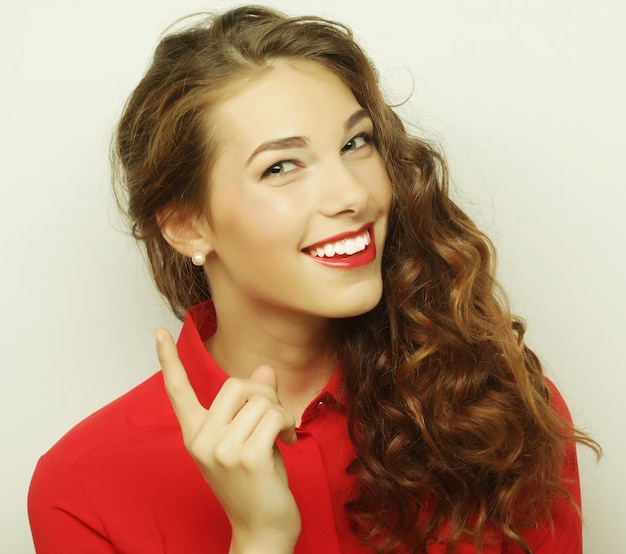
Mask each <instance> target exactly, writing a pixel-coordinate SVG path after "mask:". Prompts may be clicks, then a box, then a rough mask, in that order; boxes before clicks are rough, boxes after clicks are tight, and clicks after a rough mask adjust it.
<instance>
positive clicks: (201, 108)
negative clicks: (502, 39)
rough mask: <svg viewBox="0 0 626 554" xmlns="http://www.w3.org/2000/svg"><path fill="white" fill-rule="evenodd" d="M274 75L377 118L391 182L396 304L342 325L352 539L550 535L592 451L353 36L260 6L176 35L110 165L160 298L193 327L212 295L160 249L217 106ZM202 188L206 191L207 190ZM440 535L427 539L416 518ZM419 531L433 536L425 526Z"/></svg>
mask: <svg viewBox="0 0 626 554" xmlns="http://www.w3.org/2000/svg"><path fill="white" fill-rule="evenodd" d="M280 59H307V60H313V61H315V62H317V63H319V64H321V65H323V66H324V67H326V68H328V69H330V70H331V71H333V72H334V73H335V74H336V75H337V76H338V77H339V78H340V79H341V80H342V81H343V82H344V83H345V84H346V86H347V87H349V88H350V90H351V91H352V93H353V94H354V96H355V98H356V99H357V101H358V102H359V103H360V105H361V106H363V107H364V108H366V109H367V110H368V111H369V113H370V115H371V118H372V121H373V123H374V128H375V142H376V146H377V148H378V150H379V152H380V154H381V156H382V158H383V160H384V162H385V164H386V168H387V172H388V175H389V178H390V181H391V183H392V188H393V200H392V206H391V212H390V217H389V229H388V235H387V240H386V244H385V249H384V253H383V279H384V292H383V297H382V299H381V301H380V303H379V305H378V306H377V307H376V308H375V309H374V310H373V311H371V312H369V313H367V314H364V315H362V316H358V317H355V318H349V319H344V320H337V321H334V322H333V325H334V326H335V327H336V330H337V333H336V336H337V337H339V338H340V340H338V341H337V344H336V348H337V350H338V352H339V355H340V356H341V359H342V360H343V363H344V366H343V372H344V388H345V392H346V394H347V396H348V398H349V405H350V409H349V416H348V425H349V432H350V436H351V440H352V442H353V445H354V448H355V451H356V458H355V460H354V461H353V462H352V463H351V465H350V467H349V468H348V471H349V472H350V473H352V474H353V475H354V476H355V478H356V483H357V485H356V490H355V491H354V496H353V499H352V500H351V501H350V502H348V503H347V505H346V510H347V511H348V513H349V515H350V518H351V522H352V523H353V531H354V533H355V534H356V535H357V536H358V537H359V538H360V539H361V540H362V541H363V542H364V543H365V544H368V545H370V546H371V547H372V548H373V549H374V550H375V551H377V552H385V553H387V552H398V551H407V552H419V551H420V550H424V548H425V545H426V544H427V543H428V541H430V540H432V539H433V538H434V537H437V536H438V533H439V532H440V531H441V529H442V528H444V526H445V528H446V529H447V530H448V531H447V534H446V541H447V545H448V550H449V551H450V552H451V551H452V550H453V548H454V546H455V545H456V544H458V543H459V542H460V541H463V540H468V539H469V540H472V541H473V542H474V543H475V544H476V545H477V548H478V549H480V548H481V544H482V542H483V539H484V537H485V535H486V534H487V533H488V530H489V529H493V528H495V529H497V530H498V531H499V532H501V533H503V534H504V535H505V536H506V537H508V538H509V539H510V540H512V541H514V542H516V543H517V544H519V545H520V547H522V548H525V545H524V542H523V539H522V531H523V529H524V527H525V526H526V525H528V524H530V523H531V519H533V521H536V519H537V518H538V517H543V518H545V520H546V522H549V520H550V506H551V503H552V501H553V499H554V498H555V496H556V495H560V494H565V495H567V492H566V490H565V489H564V488H562V486H561V482H560V475H561V467H562V464H563V459H564V451H565V445H566V443H567V442H568V441H575V442H579V443H583V444H586V445H588V446H591V447H592V448H594V449H596V451H598V447H597V445H596V444H595V443H594V442H593V441H592V440H591V439H590V438H589V437H587V436H586V435H584V434H582V433H580V432H578V431H576V430H575V429H573V428H571V427H570V426H568V425H567V424H566V423H565V422H564V421H563V420H562V419H561V418H560V417H559V416H558V415H557V414H556V413H555V411H554V410H553V408H552V407H551V405H550V401H549V398H548V389H547V386H546V381H545V378H544V376H543V371H542V368H541V365H540V363H539V360H538V359H537V357H536V356H535V355H534V354H533V352H532V351H531V350H530V349H529V348H528V347H527V346H525V344H524V331H525V328H524V325H523V323H522V322H521V321H520V320H518V319H516V318H513V317H512V316H511V315H510V313H509V311H508V308H507V306H506V301H505V299H504V295H503V294H502V293H501V291H500V290H499V288H498V285H497V283H496V281H495V278H494V272H495V269H494V263H495V256H494V252H493V247H492V244H491V243H490V241H489V240H488V239H487V237H486V236H485V235H484V234H483V233H482V232H481V231H480V230H479V229H478V228H477V227H476V226H475V225H474V223H473V222H472V221H471V220H470V219H469V218H468V216H467V215H466V214H465V213H464V212H463V211H462V210H461V209H460V208H459V207H458V206H457V205H456V204H455V203H454V202H453V201H452V200H451V198H450V196H449V194H448V175H447V169H446V164H445V161H444V159H443V157H442V155H441V154H440V153H439V151H438V150H437V149H436V148H434V147H433V146H431V145H430V144H429V143H427V142H426V141H424V140H421V139H419V138H417V137H413V136H411V135H410V134H408V133H407V131H406V130H405V128H404V125H403V123H402V121H401V120H400V118H399V117H398V116H397V115H396V114H395V112H394V111H393V110H392V109H391V107H390V106H388V105H387V104H386V102H385V100H384V97H383V94H382V93H381V89H380V85H379V83H378V76H377V73H376V71H375V69H374V67H373V65H372V63H371V62H370V61H369V59H368V58H367V56H366V55H365V54H364V52H363V51H362V50H361V49H360V47H359V46H358V45H357V44H356V42H355V41H354V39H353V36H352V33H351V31H350V29H349V28H348V27H346V26H344V25H342V24H339V23H336V22H332V21H327V20H323V19H320V18H316V17H295V18H290V17H287V16H285V15H283V14H281V13H279V12H276V11H273V10H270V9H267V8H264V7H258V6H247V7H240V8H236V9H233V10H230V11H227V12H225V13H223V14H220V15H215V16H208V17H207V16H202V17H201V18H200V19H199V20H198V19H194V20H193V22H192V23H191V24H188V25H186V26H184V27H183V28H179V29H177V30H174V31H172V32H170V33H169V34H167V35H166V36H164V38H162V40H161V41H160V44H159V45H158V47H157V49H156V52H155V55H154V59H153V62H152V65H151V67H150V68H149V69H148V71H147V73H146V75H145V76H144V78H143V79H142V80H141V82H140V83H139V85H138V86H137V88H136V89H135V91H134V92H133V94H132V95H131V97H130V99H129V100H128V102H127V105H126V107H125V110H124V113H123V116H122V118H121V121H120V123H119V126H118V130H117V134H116V140H115V142H114V146H113V150H112V154H113V163H114V168H115V170H116V173H115V176H116V179H115V180H116V187H117V188H116V193H117V197H118V199H119V201H120V204H122V205H123V206H125V209H126V211H127V214H128V216H129V219H130V222H131V226H132V232H133V235H134V236H135V237H136V238H137V239H138V240H140V241H143V242H144V244H145V247H146V252H147V257H148V260H149V263H150V266H151V269H152V274H153V277H154V280H155V282H156V285H157V288H158V289H159V291H160V292H161V293H162V294H163V296H164V297H165V298H166V299H167V300H168V301H169V303H170V305H171V307H172V309H173V311H174V313H175V314H176V315H177V316H178V317H180V318H182V317H183V316H184V313H185V312H186V310H187V309H188V308H189V307H190V306H192V305H194V304H197V303H199V302H201V301H203V300H206V299H207V298H208V297H209V296H210V290H209V284H208V283H207V279H206V275H205V274H204V271H203V269H202V268H197V267H195V266H193V264H192V263H191V261H190V260H188V259H187V258H185V257H184V256H182V255H180V254H179V253H178V252H176V251H175V250H174V249H173V248H172V247H170V245H169V244H168V243H167V242H166V241H165V240H164V239H163V237H162V236H161V232H160V227H161V225H162V224H163V218H164V217H178V216H181V215H184V216H186V217H194V216H197V217H200V215H201V214H202V212H203V211H204V209H205V206H206V202H207V190H208V188H209V187H210V170H211V162H212V160H213V159H214V153H215V148H216V140H217V139H216V137H217V133H216V130H215V129H214V127H213V126H212V125H213V123H212V119H211V113H212V109H213V108H214V106H215V105H216V104H217V103H219V102H220V101H221V100H222V99H223V98H225V97H227V96H228V95H229V94H232V93H233V92H234V91H235V90H236V88H237V87H238V86H239V87H240V86H242V84H243V85H244V86H245V83H246V81H247V80H249V79H253V78H255V77H257V76H259V75H261V74H263V72H266V71H268V70H269V69H271V67H272V64H273V63H274V62H275V61H276V60H280ZM207 183H209V185H208V187H207ZM426 505H427V506H428V507H429V512H428V513H429V516H430V517H429V519H428V521H426V522H425V523H424V524H418V523H419V522H418V518H419V516H420V510H421V509H422V508H423V507H424V506H426ZM420 521H421V520H420Z"/></svg>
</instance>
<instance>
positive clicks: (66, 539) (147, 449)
mask: <svg viewBox="0 0 626 554" xmlns="http://www.w3.org/2000/svg"><path fill="white" fill-rule="evenodd" d="M215 326H216V322H215V314H214V311H213V308H212V305H211V303H210V302H208V303H205V304H201V305H199V306H196V307H195V308H193V309H192V310H190V312H189V314H188V315H187V318H186V320H185V323H184V325H183V329H182V331H181V335H180V337H179V341H178V349H179V353H180V357H181V360H182V362H183V364H184V365H185V368H186V369H187V373H188V375H189V380H190V381H191V384H192V386H193V388H194V389H195V391H196V394H197V396H198V398H199V399H200V401H201V402H202V404H203V405H205V406H208V405H210V403H211V401H212V400H213V398H214V397H215V395H216V394H217V392H218V390H219V389H220V388H221V386H222V384H223V383H224V381H225V380H226V379H227V375H226V374H225V373H224V372H223V371H222V370H221V369H220V368H219V367H218V366H217V365H216V363H215V362H214V361H213V359H212V358H211V357H210V356H209V354H208V353H207V351H206V349H205V348H204V341H206V339H207V338H208V337H210V336H211V334H212V333H213V332H214V331H215ZM338 391H339V387H338V377H337V375H335V376H334V377H333V378H332V379H331V380H330V381H329V383H328V384H327V386H326V388H325V389H324V390H323V391H322V392H321V393H320V394H319V395H318V396H317V397H316V398H315V399H314V400H313V401H312V402H311V404H310V405H309V406H308V407H307V409H306V411H305V412H304V415H303V418H302V423H301V426H300V427H299V428H298V429H297V431H296V432H297V435H298V440H297V442H296V443H295V444H293V445H283V444H281V445H280V449H281V452H282V455H283V459H284V462H285V466H286V469H287V474H288V477H289V486H290V488H291V490H292V492H293V495H294V497H295V499H296V502H297V503H298V506H299V509H300V513H301V516H302V533H301V535H300V538H299V540H298V544H297V546H296V551H295V552H296V554H339V553H342V552H343V553H359V552H370V551H369V550H368V549H365V548H364V547H362V546H360V545H359V543H358V542H357V541H356V540H355V539H354V538H353V537H352V536H351V535H350V533H349V532H348V530H347V520H346V517H345V515H344V511H343V504H344V501H345V500H346V498H347V495H348V493H349V490H350V486H351V483H352V481H351V478H350V477H349V476H347V475H346V474H345V472H344V468H345V467H346V465H347V464H348V462H349V461H350V459H351V457H352V456H353V450H352V445H351V443H350V440H349V438H348V434H347V430H346V408H345V406H344V405H343V404H342V402H341V401H340V400H339V396H338ZM553 404H554V405H555V407H556V408H557V410H559V411H560V412H561V413H563V414H567V407H566V406H565V403H564V402H563V399H562V398H561V396H560V395H559V394H558V391H556V389H553ZM567 415H568V417H569V414H567ZM568 454H569V456H568V460H567V464H566V467H565V468H564V475H563V477H564V483H565V486H566V487H567V488H568V489H569V490H570V491H571V492H572V494H573V496H574V498H575V500H576V501H577V502H578V503H580V492H579V488H578V469H577V463H576V452H575V449H574V447H573V446H571V448H569V450H568ZM28 510H29V517H30V522H31V528H32V533H33V539H34V542H35V546H36V549H37V552H38V553H41V554H60V553H63V554H79V553H80V554H85V553H88V554H105V553H106V554H111V553H114V552H117V553H127V554H157V553H168V554H194V553H202V554H207V553H227V552H228V549H229V544H230V526H229V523H228V520H227V518H226V516H225V514H224V512H223V510H222V508H221V506H220V504H219V503H218V501H217V500H216V498H215V497H214V495H213V494H212V492H211V489H210V488H209V486H208V485H207V484H206V482H205V481H204V479H203V477H202V475H201V474H200V471H199V470H198V469H197V467H196V465H195V463H194V462H193V461H192V459H191V458H190V456H189V455H188V454H187V452H186V450H185V448H184V446H183V443H182V438H181V433H180V428H179V426H178V422H177V420H176V417H175V415H174V412H173V410H172V407H171V405H170V402H169V399H168V397H167V395H166V393H165V389H164V386H163V379H162V376H161V373H157V374H155V375H154V376H152V377H151V378H149V379H148V380H147V381H145V382H144V383H142V384H141V385H139V386H138V387H136V388H135V389H133V390H131V391H130V392H128V393H127V394H125V395H124V396H122V397H121V398H119V399H118V400H116V401H114V402H113V403H111V404H109V405H108V406H106V407H104V408H102V409H101V410H99V411H98V412H96V413H95V414H93V415H91V416H90V417H88V418H87V419H86V420H84V421H83V422H81V423H79V424H78V425H77V426H76V427H75V428H74V429H72V430H71V431H70V432H69V433H67V435H65V436H64V437H63V438H62V439H61V440H60V441H59V442H58V443H57V444H56V445H55V446H54V447H52V449H51V450H50V451H49V452H48V453H46V454H45V455H44V456H42V458H41V459H40V461H39V464H38V466H37V469H36V470H35V474H34V476H33V479H32V482H31V487H30V492H29V498H28ZM554 519H555V528H554V531H551V529H550V528H548V527H538V528H536V529H532V530H530V531H529V532H528V533H526V539H527V542H528V543H529V546H530V548H531V550H532V552H533V554H548V553H549V554H554V553H561V552H563V553H568V554H569V553H572V554H578V553H581V552H582V546H581V544H582V542H581V523H580V519H579V517H578V516H577V514H576V510H575V508H574V507H573V506H571V504H569V503H568V502H566V501H565V500H561V501H559V502H558V504H557V505H556V506H555V511H554ZM444 552H445V548H443V547H441V546H432V547H431V548H429V550H428V553H429V554H443V553H444ZM458 552H459V553H463V554H470V553H473V552H474V549H473V548H472V547H471V546H469V545H468V546H465V547H462V548H460V549H459V550H458ZM519 552H521V551H520V550H519V549H518V548H517V547H515V546H513V545H510V544H508V543H506V542H502V541H499V542H498V543H497V544H492V545H490V546H489V547H488V548H486V549H485V554H496V553H519Z"/></svg>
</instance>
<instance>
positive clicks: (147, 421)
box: [37, 372, 175, 471]
mask: <svg viewBox="0 0 626 554" xmlns="http://www.w3.org/2000/svg"><path fill="white" fill-rule="evenodd" d="M174 418H175V416H174V413H173V411H172V409H171V405H170V402H169V399H168V398H167V394H166V392H165V388H164V385H163V378H162V375H161V372H158V373H155V374H154V375H153V376H152V377H150V378H148V379H147V380H145V381H144V382H143V383H141V384H139V385H138V386H137V387H135V388H133V389H132V390H130V391H129V392H127V393H126V394H124V395H123V396H121V397H119V398H118V399H116V400H114V401H113V402H111V403H109V404H107V405H106V406H104V407H103V408H101V409H99V410H98V411H96V412H94V413H93V414H91V415H90V416H88V417H87V418H85V419H84V420H83V421H81V422H80V423H78V424H77V425H76V426H75V427H73V428H72V429H71V430H70V431H68V432H67V433H66V434H65V435H64V436H63V437H62V438H61V439H60V440H59V441H58V442H57V443H56V444H55V445H54V446H53V447H52V448H51V449H50V450H49V451H48V452H47V453H46V454H44V455H43V456H42V458H41V460H40V462H39V465H38V468H37V470H38V471H41V468H42V466H44V467H45V466H47V465H56V464H59V463H62V464H66V465H72V464H74V463H75V462H77V461H78V460H80V459H81V458H82V457H84V456H86V455H89V454H90V453H93V452H94V451H97V450H100V449H106V448H110V447H111V446H112V445H113V444H115V443H116V442H118V441H123V440H124V439H125V437H127V436H129V435H141V434H142V433H145V432H147V431H148V430H149V429H150V428H153V427H154V426H155V425H159V424H164V423H165V422H167V421H169V420H172V419H174Z"/></svg>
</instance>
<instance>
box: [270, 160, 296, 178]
mask: <svg viewBox="0 0 626 554" xmlns="http://www.w3.org/2000/svg"><path fill="white" fill-rule="evenodd" d="M297 167H298V166H297V165H296V162H292V161H289V160H284V161H282V162H278V163H275V164H274V165H271V166H270V167H268V168H267V169H266V170H265V171H264V172H263V177H274V176H278V175H284V174H285V173H289V172H290V171H293V170H294V169H296V168H297Z"/></svg>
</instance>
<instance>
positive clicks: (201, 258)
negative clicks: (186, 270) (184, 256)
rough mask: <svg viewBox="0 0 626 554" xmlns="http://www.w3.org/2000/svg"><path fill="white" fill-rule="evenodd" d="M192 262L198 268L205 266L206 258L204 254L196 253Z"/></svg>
mask: <svg viewBox="0 0 626 554" xmlns="http://www.w3.org/2000/svg"><path fill="white" fill-rule="evenodd" d="M191 262H192V263H193V265H197V266H198V267H200V266H203V265H204V263H205V262H206V256H205V255H204V254H203V253H202V252H196V253H195V254H194V255H193V256H191Z"/></svg>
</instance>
